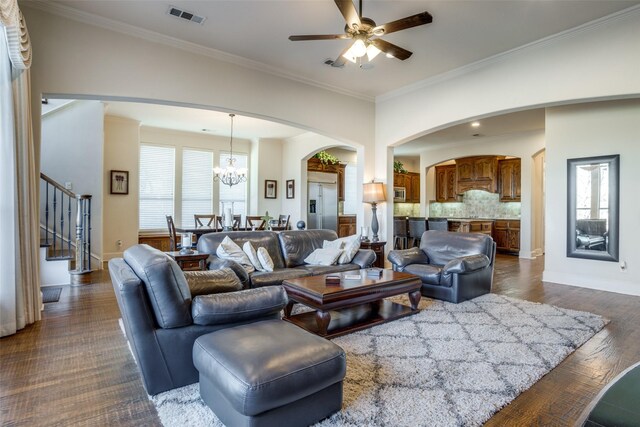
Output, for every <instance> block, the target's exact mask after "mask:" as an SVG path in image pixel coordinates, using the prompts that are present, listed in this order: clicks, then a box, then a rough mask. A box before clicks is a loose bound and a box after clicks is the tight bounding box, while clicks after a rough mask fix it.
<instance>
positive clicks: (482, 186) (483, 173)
mask: <svg viewBox="0 0 640 427" xmlns="http://www.w3.org/2000/svg"><path fill="white" fill-rule="evenodd" d="M497 172H498V157H497V156H474V157H463V158H460V159H456V175H457V191H458V193H463V192H465V191H467V190H484V191H488V192H490V193H496V192H497Z"/></svg>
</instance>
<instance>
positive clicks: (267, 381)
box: [193, 320, 346, 427]
mask: <svg viewBox="0 0 640 427" xmlns="http://www.w3.org/2000/svg"><path fill="white" fill-rule="evenodd" d="M193 364H194V365H195V367H196V369H198V371H199V373H200V395H201V397H202V399H203V400H204V401H205V403H206V404H207V405H209V407H210V408H211V409H212V410H213V412H214V413H215V414H216V415H217V416H218V418H220V420H221V421H222V422H223V423H224V424H225V425H227V426H252V427H254V426H255V427H258V426H282V425H287V426H307V425H309V424H313V423H314V422H316V421H319V420H321V419H323V418H326V417H328V416H329V415H331V414H333V413H335V412H337V411H338V410H340V408H341V406H342V380H343V379H344V375H345V371H346V356H345V354H344V351H343V350H342V349H341V348H340V347H338V346H337V345H336V344H334V343H332V342H331V341H328V340H325V339H324V338H320V337H318V336H316V335H313V334H310V333H309V332H306V331H304V330H303V329H301V328H299V327H297V326H295V325H292V324H290V323H288V322H285V321H282V320H265V321H262V322H256V323H252V324H249V325H242V326H237V327H233V328H228V329H223V330H220V331H216V332H212V333H210V334H207V335H203V336H201V337H199V338H198V339H197V340H196V341H195V343H194V345H193Z"/></svg>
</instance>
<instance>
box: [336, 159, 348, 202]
mask: <svg viewBox="0 0 640 427" xmlns="http://www.w3.org/2000/svg"><path fill="white" fill-rule="evenodd" d="M346 167H347V165H343V164H339V165H338V201H341V202H342V201H344V170H345V168H346Z"/></svg>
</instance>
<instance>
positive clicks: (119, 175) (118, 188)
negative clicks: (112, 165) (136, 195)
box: [110, 170, 129, 194]
mask: <svg viewBox="0 0 640 427" xmlns="http://www.w3.org/2000/svg"><path fill="white" fill-rule="evenodd" d="M110 193H111V194H129V171H114V170H112V171H111V191H110Z"/></svg>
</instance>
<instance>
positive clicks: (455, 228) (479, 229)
mask: <svg viewBox="0 0 640 427" xmlns="http://www.w3.org/2000/svg"><path fill="white" fill-rule="evenodd" d="M448 228H449V231H451V232H454V233H481V234H487V235H489V236H491V235H492V232H493V221H491V220H462V221H456V220H453V221H449V227H448Z"/></svg>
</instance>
